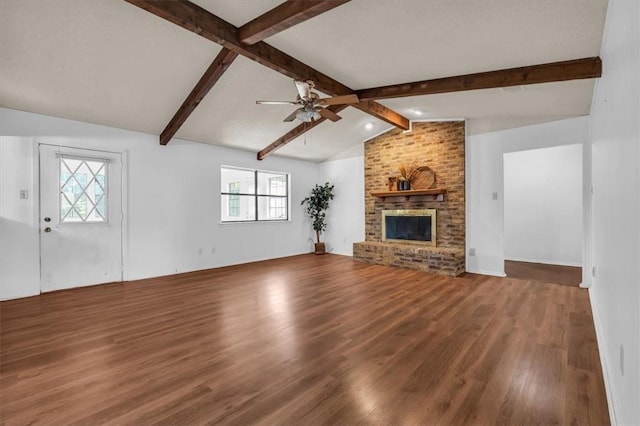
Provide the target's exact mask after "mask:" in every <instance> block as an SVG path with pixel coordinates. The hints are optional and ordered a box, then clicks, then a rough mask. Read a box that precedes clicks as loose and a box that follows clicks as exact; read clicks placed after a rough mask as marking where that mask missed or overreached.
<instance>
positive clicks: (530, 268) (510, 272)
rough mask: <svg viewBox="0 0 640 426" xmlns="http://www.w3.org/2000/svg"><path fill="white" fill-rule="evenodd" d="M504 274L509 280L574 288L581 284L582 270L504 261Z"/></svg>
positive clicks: (571, 267) (544, 264)
mask: <svg viewBox="0 0 640 426" xmlns="http://www.w3.org/2000/svg"><path fill="white" fill-rule="evenodd" d="M504 272H505V273H506V274H507V276H508V277H510V278H520V279H524V280H534V281H543V282H546V283H553V284H562V285H572V286H575V287H578V286H580V283H581V282H582V268H580V267H574V266H562V265H549V264H546V263H532V262H517V261H515V260H505V261H504Z"/></svg>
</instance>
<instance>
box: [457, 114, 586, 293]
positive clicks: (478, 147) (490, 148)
mask: <svg viewBox="0 0 640 426" xmlns="http://www.w3.org/2000/svg"><path fill="white" fill-rule="evenodd" d="M588 141H589V118H588V117H578V118H571V119H567V120H560V121H554V122H551V123H543V124H536V125H533V126H526V127H520V128H517V129H510V130H504V131H500V132H493V133H485V134H481V135H473V136H467V140H466V161H467V168H466V195H467V205H466V208H467V242H466V246H467V271H468V272H475V273H481V274H489V275H497V276H504V255H505V243H504V203H503V199H504V169H503V155H504V154H505V153H510V152H518V151H526V150H531V149H539V148H548V147H553V146H562V145H573V144H587V145H588ZM589 153H590V151H589V150H588V149H584V152H583V190H582V193H583V210H584V211H588V210H589V209H590V203H591V200H590V197H589V191H588V185H590V182H591V180H590V174H591V166H590V164H589V163H588V162H587V159H588V158H589ZM494 194H495V196H496V198H497V199H494ZM583 213H584V212H583ZM584 214H587V213H584ZM589 226H590V222H588V221H587V222H585V223H584V230H583V235H584V236H585V239H584V240H585V241H584V242H583V247H588V244H589V241H588V239H589V235H590V230H589ZM472 248H475V249H476V255H475V256H470V255H469V251H470V249H472ZM583 252H584V253H585V256H584V259H583V284H588V274H586V272H585V270H590V269H591V266H590V264H589V261H590V258H589V257H588V256H587V250H586V249H584V250H583ZM585 275H587V276H585Z"/></svg>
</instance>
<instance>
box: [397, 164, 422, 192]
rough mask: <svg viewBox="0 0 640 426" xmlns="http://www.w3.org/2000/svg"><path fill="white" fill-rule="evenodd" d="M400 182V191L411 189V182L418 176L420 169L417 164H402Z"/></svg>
mask: <svg viewBox="0 0 640 426" xmlns="http://www.w3.org/2000/svg"><path fill="white" fill-rule="evenodd" d="M399 169H400V180H399V181H398V190H399V191H408V190H410V189H411V181H412V180H413V179H415V178H416V176H418V173H419V172H420V170H419V167H418V166H417V165H416V163H415V162H412V163H409V164H404V163H403V164H400V167H399Z"/></svg>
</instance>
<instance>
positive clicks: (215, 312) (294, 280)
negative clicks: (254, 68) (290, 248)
mask: <svg viewBox="0 0 640 426" xmlns="http://www.w3.org/2000/svg"><path fill="white" fill-rule="evenodd" d="M0 310H1V321H2V323H1V353H0V355H1V366H0V371H1V377H0V380H1V382H0V383H1V400H0V403H1V404H0V406H1V408H0V410H1V413H0V414H1V421H0V423H2V422H4V423H5V424H7V425H13V424H31V423H37V424H46V425H62V424H85V425H94V424H103V423H109V424H118V425H121V424H130V425H147V424H171V425H187V424H203V423H219V424H234V425H247V424H265V425H273V424H290V425H315V424H331V425H349V424H379V425H392V424H393V425H431V424H440V425H463V424H469V425H488V424H502V425H523V424H539V425H551V424H567V425H568V424H575V425H603V424H607V423H608V422H609V417H608V414H607V405H606V401H605V394H604V389H603V380H602V373H601V370H600V361H599V355H598V350H597V347H596V340H595V333H594V327H593V320H592V317H591V309H590V307H589V300H588V296H587V291H586V290H582V289H579V288H574V287H569V286H561V285H553V284H544V283H535V284H533V283H531V282H528V281H519V280H515V279H511V278H495V277H489V276H481V275H467V276H465V277H462V278H447V277H439V276H434V275H429V274H426V273H422V272H418V271H413V270H407V269H398V268H391V267H384V266H374V265H366V264H362V263H357V262H354V261H352V260H351V258H348V257H342V256H336V255H326V256H314V255H304V256H296V257H291V258H285V259H278V260H273V261H267V262H261V263H254V264H249V265H241V266H235V267H228V268H222V269H217V270H210V271H203V272H196V273H190V274H183V275H176V276H170V277H165V278H158V279H150V280H144V281H136V282H130V283H126V284H112V285H104V286H97V287H92V288H84V289H76V290H70V291H62V292H57V293H51V294H46V295H43V296H38V297H32V298H28V299H22V300H15V301H9V302H3V303H2V304H0Z"/></svg>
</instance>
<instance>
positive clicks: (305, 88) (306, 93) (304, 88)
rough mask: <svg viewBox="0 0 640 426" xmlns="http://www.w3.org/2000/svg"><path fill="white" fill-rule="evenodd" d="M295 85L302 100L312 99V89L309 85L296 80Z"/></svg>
mask: <svg viewBox="0 0 640 426" xmlns="http://www.w3.org/2000/svg"><path fill="white" fill-rule="evenodd" d="M294 83H296V89H298V94H299V95H300V98H301V99H304V100H307V99H309V98H310V97H311V87H309V83H307V82H306V81H300V80H294Z"/></svg>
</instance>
